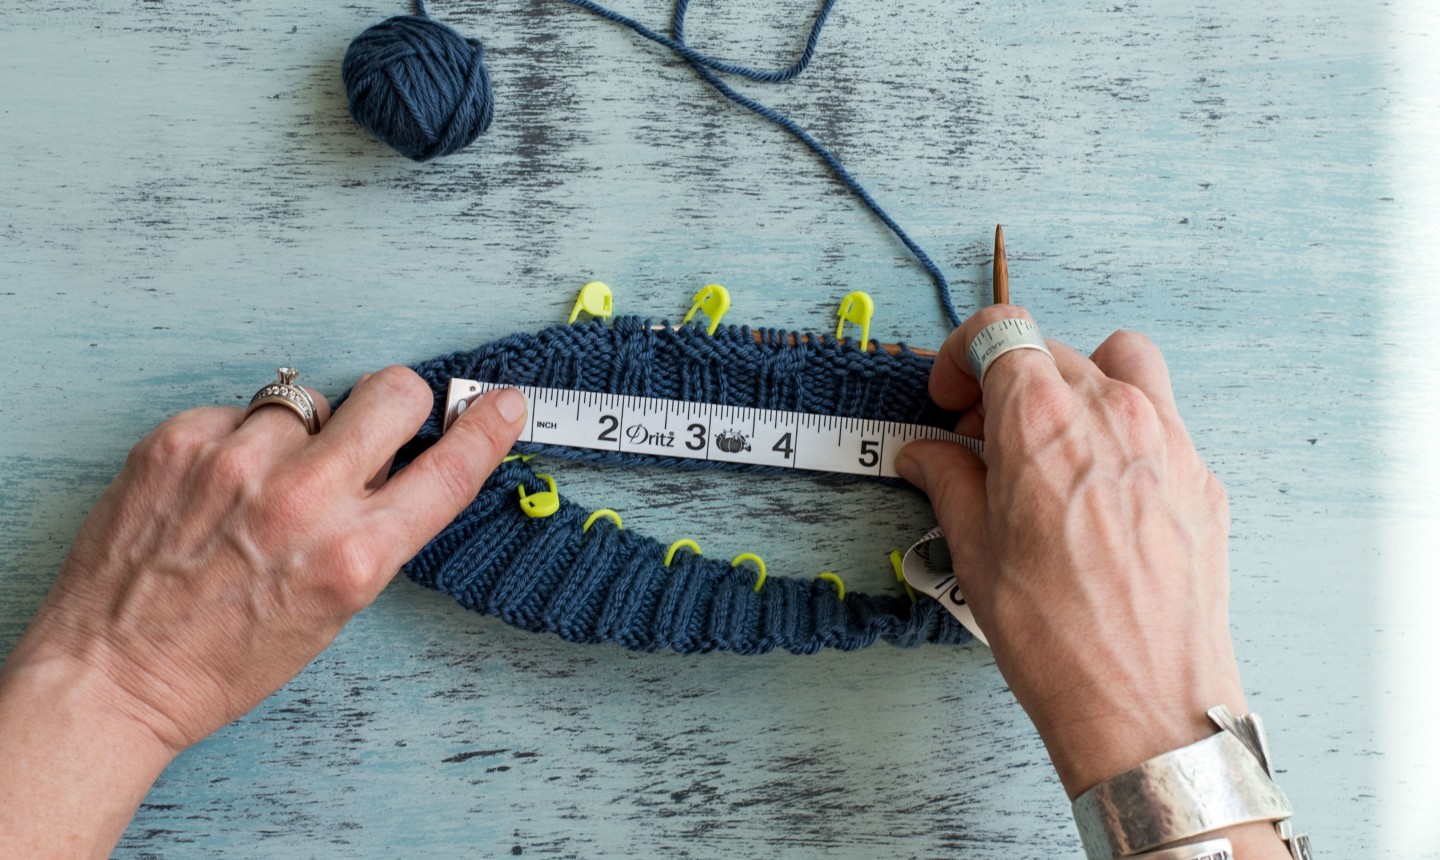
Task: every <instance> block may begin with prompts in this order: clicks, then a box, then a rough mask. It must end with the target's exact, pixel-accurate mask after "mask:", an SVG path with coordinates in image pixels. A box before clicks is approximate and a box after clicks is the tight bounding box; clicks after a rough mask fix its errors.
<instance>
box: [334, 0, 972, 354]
mask: <svg viewBox="0 0 1440 860" xmlns="http://www.w3.org/2000/svg"><path fill="white" fill-rule="evenodd" d="M566 2H568V3H570V4H571V5H573V6H578V7H580V8H581V9H584V10H586V11H588V12H592V13H594V14H596V15H599V16H600V17H602V18H604V19H606V20H607V21H613V22H615V23H617V24H620V25H622V26H624V27H628V28H629V29H631V30H633V31H634V32H635V33H637V34H639V35H640V36H643V37H644V38H646V39H649V40H650V41H652V42H655V43H656V44H658V45H662V46H664V47H665V48H667V49H669V50H670V51H673V52H674V53H675V54H677V55H679V56H680V57H681V58H683V59H684V60H685V62H686V63H687V64H689V66H690V68H691V69H692V70H694V72H695V74H696V75H698V76H699V77H700V79H701V80H703V81H705V82H706V83H707V84H709V85H710V86H712V87H714V88H715V90H716V91H717V92H719V93H720V94H721V95H723V96H724V97H725V98H727V99H729V100H730V101H732V102H734V103H736V104H738V105H740V106H741V107H744V108H745V109H746V110H749V111H752V112H754V113H755V114H757V115H759V116H761V117H763V118H764V119H766V120H767V121H769V122H772V123H774V124H775V125H777V126H779V127H780V128H782V129H784V130H785V132H786V133H788V134H790V135H791V136H792V137H794V138H795V139H796V140H798V141H800V142H801V143H803V144H805V146H806V147H807V148H809V149H810V151H811V152H814V153H815V155H816V156H818V157H819V158H820V160H821V161H823V162H824V163H825V165H826V166H827V167H829V168H830V172H831V173H832V174H834V176H835V178H836V179H838V180H840V182H841V183H842V184H843V185H844V186H845V187H846V188H847V189H849V190H850V192H851V193H852V194H854V195H855V196H856V197H858V198H859V199H860V202H862V203H864V204H865V207H866V208H867V209H869V210H870V211H871V212H872V213H873V214H874V215H875V217H877V218H879V219H880V221H881V222H882V223H883V224H884V225H885V227H886V228H887V229H889V230H890V232H891V233H893V234H894V235H895V237H896V238H897V239H899V240H900V242H901V244H903V245H904V246H905V247H906V248H907V249H908V250H909V251H910V253H911V254H913V255H914V256H915V259H917V260H918V261H919V262H920V264H921V265H922V266H923V267H924V268H925V271H926V272H927V273H929V275H930V279H931V280H932V281H934V283H935V288H936V291H937V294H938V296H939V298H940V307H941V309H942V310H943V311H944V312H945V316H946V318H947V319H948V320H949V321H950V326H951V327H952V328H954V327H956V326H959V325H960V315H959V314H958V313H957V312H956V310H955V304H954V302H953V301H952V300H951V298H950V282H949V281H948V280H947V279H946V277H945V274H944V273H943V272H941V271H940V267H939V266H937V265H935V262H934V261H933V260H931V259H930V255H929V254H927V253H925V250H924V249H923V248H921V247H920V245H919V243H917V242H916V241H915V240H914V239H911V238H910V235H909V234H908V233H906V232H905V230H904V229H903V228H902V227H901V226H900V224H899V223H898V222H896V221H895V219H894V218H892V217H890V213H888V212H886V211H885V209H884V207H882V206H881V205H880V203H879V202H878V201H877V200H876V199H875V198H874V197H873V196H871V194H870V192H869V191H867V190H866V189H865V187H864V186H863V185H861V184H860V181H859V180H858V179H856V178H855V177H854V176H853V175H852V174H851V173H850V171H848V170H846V169H845V165H843V164H841V163H840V159H839V158H838V157H836V155H835V154H834V153H833V152H831V151H830V150H829V149H828V148H826V147H825V145H824V144H822V143H821V142H820V141H818V140H816V139H815V138H814V137H813V136H812V135H811V134H809V133H808V132H806V131H805V130H804V129H803V128H801V127H800V125H799V124H798V123H796V122H795V121H794V120H792V119H791V118H790V117H788V116H786V115H785V114H783V113H781V112H779V111H777V110H775V109H774V108H771V107H769V106H767V105H764V104H762V103H760V102H759V101H756V100H755V99H752V98H750V97H749V96H746V95H744V94H742V93H740V92H738V91H737V90H735V89H734V88H733V87H731V86H730V85H728V84H726V83H725V82H724V81H722V80H720V78H719V77H717V74H725V75H735V76H737V77H741V78H745V79H746V80H751V81H756V82H760V83H782V82H784V81H788V80H791V79H793V78H795V77H797V76H799V75H800V74H801V73H802V72H804V71H805V69H806V68H808V67H809V65H810V62H811V60H813V59H814V58H815V50H816V47H817V45H818V44H819V40H820V33H821V31H822V30H824V28H825V22H826V21H827V20H829V17H830V12H831V10H832V9H833V8H834V7H835V3H836V0H823V3H822V4H821V6H820V11H819V12H817V13H816V15H815V21H814V22H813V23H812V24H811V27H810V35H809V37H808V38H807V39H806V40H805V49H804V50H803V51H802V52H801V54H800V57H799V58H798V59H796V61H795V62H794V63H792V64H791V65H790V66H788V67H786V68H784V69H777V70H773V71H766V70H762V69H753V68H750V67H748V66H742V65H738V64H735V63H729V62H726V61H724V60H719V59H716V58H714V57H711V56H710V55H708V54H706V53H704V52H702V51H697V50H696V49H694V48H693V47H691V46H690V45H689V44H688V43H687V42H686V41H685V16H686V13H687V12H688V11H689V8H690V0H676V2H675V7H674V11H673V13H672V15H671V19H670V35H669V36H666V35H664V34H661V33H658V32H656V31H655V30H653V29H651V28H649V27H647V26H645V25H644V24H642V23H640V22H639V21H637V20H635V19H633V18H630V17H628V16H626V15H622V14H620V13H619V12H616V11H614V10H612V9H609V8H607V7H605V6H602V5H600V4H599V3H597V2H595V0H566ZM482 53H483V49H482V47H481V45H480V41H479V40H478V39H466V38H464V37H463V36H461V35H460V34H459V33H456V32H455V31H454V30H452V29H450V28H449V27H447V26H445V25H444V24H441V23H439V22H437V21H434V20H432V19H431V18H430V17H429V16H428V15H427V14H426V11H425V4H424V3H423V0H415V14H414V15H399V16H396V17H393V18H390V19H388V20H386V21H383V22H381V23H380V24H376V25H375V26H373V27H371V28H370V29H368V30H366V31H364V32H363V33H361V34H360V35H359V36H357V37H356V38H355V41H353V42H351V44H350V49H349V50H348V51H346V52H345V60H344V63H343V64H342V66H341V74H342V76H343V77H344V79H345V91H346V93H347V94H348V96H349V99H350V115H351V116H352V117H354V118H355V121H356V122H357V123H359V124H360V125H361V126H363V127H364V128H365V129H366V130H368V131H369V132H370V133H371V134H373V135H375V137H377V138H379V139H380V140H381V141H383V142H384V143H386V144H389V145H390V146H391V147H392V148H394V149H395V150H397V151H399V152H400V153H401V154H402V155H406V156H408V157H410V158H413V159H415V160H416V161H426V160H428V159H431V158H435V157H437V156H441V155H449V154H450V153H453V152H456V151H458V150H460V149H462V148H464V147H465V146H467V145H469V144H470V142H471V141H473V140H475V138H477V137H479V136H480V135H481V134H483V133H484V132H485V130H486V129H487V128H489V127H490V121H491V119H492V118H493V116H494V94H493V93H492V92H491V88H490V77H489V75H488V74H487V72H486V70H485V65H484V63H483V62H481V55H482Z"/></svg>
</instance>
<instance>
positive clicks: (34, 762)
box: [0, 640, 178, 857]
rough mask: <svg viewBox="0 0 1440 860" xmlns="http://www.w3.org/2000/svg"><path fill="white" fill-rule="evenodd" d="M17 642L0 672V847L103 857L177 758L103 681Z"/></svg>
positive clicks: (96, 673) (72, 662)
mask: <svg viewBox="0 0 1440 860" xmlns="http://www.w3.org/2000/svg"><path fill="white" fill-rule="evenodd" d="M27 644H28V643H25V642H24V641H23V640H22V643H21V645H20V646H19V647H17V648H16V651H15V653H14V654H12V655H11V658H10V660H9V661H7V662H6V664H5V665H4V666H3V667H0V842H3V843H4V844H6V845H7V846H8V847H9V848H14V849H15V850H16V851H17V856H26V857H91V856H108V853H109V850H110V848H111V847H112V846H113V845H114V844H115V842H116V840H118V839H119V837H120V834H121V833H123V832H124V829H125V826H126V824H127V823H128V822H129V820H130V818H131V816H132V815H133V814H134V812H135V809H136V808H137V807H138V806H139V804H140V801H141V800H143V799H144V797H145V794H146V792H147V791H148V790H149V788H150V785H151V784H152V783H153V782H154V781H155V778H156V777H158V776H159V775H160V773H161V771H163V770H164V769H165V767H166V766H167V765H168V764H169V763H170V761H171V760H172V759H173V758H174V756H175V754H176V752H178V751H177V750H174V749H172V748H171V747H170V746H169V745H168V744H166V743H164V742H163V741H162V740H161V739H160V738H159V737H158V736H157V735H156V734H155V732H154V731H153V730H152V729H151V728H150V726H149V725H147V724H146V723H145V721H144V720H143V719H140V718H139V716H138V715H137V714H136V713H135V712H134V708H133V707H132V706H131V705H129V704H127V702H126V698H125V695H124V694H123V692H122V691H120V690H119V689H118V688H117V687H116V686H115V684H114V683H113V682H112V680H111V679H110V678H108V677H107V676H106V674H105V673H104V671H102V670H100V669H98V668H96V667H95V666H93V665H90V664H87V663H86V662H85V661H83V660H79V659H76V658H74V657H72V656H69V655H65V654H60V653H52V652H46V651H45V649H43V648H33V647H27Z"/></svg>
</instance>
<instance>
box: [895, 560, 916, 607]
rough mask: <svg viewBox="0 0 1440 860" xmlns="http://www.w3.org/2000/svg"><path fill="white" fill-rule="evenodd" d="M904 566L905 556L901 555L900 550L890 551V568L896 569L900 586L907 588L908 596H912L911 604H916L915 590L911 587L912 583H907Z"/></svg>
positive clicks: (896, 576)
mask: <svg viewBox="0 0 1440 860" xmlns="http://www.w3.org/2000/svg"><path fill="white" fill-rule="evenodd" d="M904 564H905V556H903V555H901V554H900V550H898V549H892V550H890V566H891V567H893V568H895V578H896V579H898V580H900V584H901V585H903V586H905V593H906V594H908V595H910V602H911V603H914V602H915V589H913V588H911V587H910V583H908V582H906V581H905V570H904Z"/></svg>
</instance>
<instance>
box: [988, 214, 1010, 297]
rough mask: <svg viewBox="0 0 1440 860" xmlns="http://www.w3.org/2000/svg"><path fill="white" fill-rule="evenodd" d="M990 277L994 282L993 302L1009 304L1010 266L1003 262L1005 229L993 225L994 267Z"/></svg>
mask: <svg viewBox="0 0 1440 860" xmlns="http://www.w3.org/2000/svg"><path fill="white" fill-rule="evenodd" d="M991 278H992V279H993V280H994V282H995V304H997V305H1008V304H1010V267H1009V265H1007V264H1006V262H1005V231H1004V230H1003V229H1001V227H1000V225H999V224H996V225H995V269H994V271H993V274H992V275H991Z"/></svg>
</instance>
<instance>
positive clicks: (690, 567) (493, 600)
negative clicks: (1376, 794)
mask: <svg viewBox="0 0 1440 860" xmlns="http://www.w3.org/2000/svg"><path fill="white" fill-rule="evenodd" d="M760 333H761V336H762V338H761V342H760V343H756V341H755V339H754V337H753V332H752V330H751V329H749V328H748V327H744V326H724V327H721V328H720V329H718V330H717V331H716V332H715V334H714V335H706V334H705V333H704V331H703V329H700V328H699V327H686V328H682V329H678V330H677V329H672V328H670V327H669V326H664V327H661V328H658V329H657V328H652V327H651V325H650V324H649V322H648V321H645V320H641V319H639V318H636V317H620V318H617V319H615V321H614V322H613V324H612V325H610V326H606V325H604V324H603V323H601V322H599V321H592V322H589V323H584V324H580V325H574V326H558V327H555V328H551V329H547V330H545V331H542V332H540V333H538V334H535V335H526V334H516V335H511V336H509V337H506V338H503V339H501V340H498V341H495V342H493V343H490V344H487V345H485V346H481V347H479V348H478V349H475V350H473V351H470V352H458V353H454V354H451V355H446V356H441V357H439V358H436V359H433V360H431V361H427V362H425V363H423V364H420V365H418V366H416V367H415V370H416V371H417V372H418V373H419V374H420V375H421V376H422V377H424V378H425V380H426V381H427V382H428V383H429V384H430V386H431V389H432V390H433V391H434V392H435V395H436V400H437V403H436V408H435V410H434V412H432V414H431V416H430V418H429V419H428V420H427V421H426V422H425V425H424V426H423V427H422V428H421V430H420V433H419V434H418V435H417V436H416V438H415V439H414V440H413V441H412V442H411V443H410V444H408V445H407V446H406V447H405V448H404V449H402V450H401V452H400V453H399V455H398V456H397V458H396V468H400V467H402V466H403V465H404V464H406V463H408V462H410V461H411V460H413V459H414V458H415V457H416V456H417V455H418V454H419V453H420V452H421V451H423V450H425V449H426V448H428V447H429V446H430V445H432V444H434V442H435V441H436V440H437V439H439V437H440V427H441V422H442V420H443V414H442V413H443V409H444V402H445V394H446V388H447V386H448V383H449V380H450V379H451V378H452V377H459V378H464V379H474V380H478V381H482V382H500V383H505V384H510V385H531V386H540V387H551V388H565V389H571V390H576V391H594V392H604V393H610V394H625V395H638V396H643V397H658V398H665V399H670V400H680V401H687V402H693V403H716V404H721V405H733V406H742V407H759V408H766V409H782V410H788V411H794V412H808V413H814V414H822V415H836V416H843V417H854V418H867V419H878V420H885V421H902V422H909V423H931V424H935V425H936V426H947V427H948V426H953V416H947V415H946V414H945V413H943V412H941V411H939V410H938V409H936V407H935V406H934V405H933V404H932V403H931V402H930V399H929V397H928V396H927V394H926V385H927V383H928V379H929V376H930V361H929V359H926V358H923V357H921V356H917V355H916V354H915V353H913V352H911V351H910V350H909V349H908V348H903V347H902V350H901V352H900V354H899V355H895V356H891V355H888V354H886V353H884V352H871V353H862V352H861V351H860V350H858V349H856V348H855V347H854V346H852V345H847V344H840V343H838V342H836V341H835V340H833V339H829V338H825V339H819V340H816V341H812V342H810V343H794V344H791V343H789V342H788V341H789V335H788V334H787V333H786V332H781V331H776V330H773V329H761V330H760ZM342 399H343V398H342ZM517 447H518V448H519V449H521V450H531V451H538V452H543V453H545V454H547V455H554V456H558V457H564V458H569V459H584V460H592V461H599V462H607V463H623V464H627V465H637V464H654V465H664V466H671V467H679V468H687V467H688V468H729V469H741V470H758V469H766V468H767V467H756V466H746V465H741V464H731V463H720V462H710V461H702V460H685V459H672V458H666V457H653V456H649V455H638V454H628V453H618V452H605V451H589V450H582V449H573V448H562V447H555V446H546V445H534V444H522V445H520V446H517ZM777 471H780V470H777ZM783 471H788V470H783ZM521 484H523V485H524V486H525V488H526V490H527V492H529V491H540V490H544V489H546V487H545V485H544V483H543V482H542V481H540V480H538V479H536V477H535V475H534V473H533V472H531V470H530V468H529V467H528V466H526V465H525V464H524V463H523V462H521V461H518V460H515V461H511V462H509V463H505V464H502V465H501V466H500V467H499V468H498V469H496V471H495V473H494V474H492V475H491V476H490V478H489V480H487V481H486V482H485V485H484V487H483V488H482V489H481V490H480V493H479V494H478V495H477V496H476V498H475V500H474V501H473V502H472V503H471V504H470V505H469V506H468V507H467V508H466V509H465V510H464V511H463V512H462V513H461V514H460V515H459V516H458V517H456V519H455V520H454V521H453V522H452V523H451V524H450V525H449V526H447V527H446V528H445V530H444V531H442V532H441V533H440V534H439V535H438V536H437V537H436V538H435V539H434V540H433V541H431V542H430V544H429V545H427V546H426V547H425V548H424V549H423V550H421V552H420V553H419V554H418V555H416V556H415V558H414V559H412V560H411V561H410V563H409V564H408V565H407V566H406V570H407V573H408V574H409V576H410V577H411V578H412V579H414V580H415V581H416V582H418V583H420V584H421V585H425V586H428V587H430V588H434V589H437V590H439V591H442V592H444V593H446V594H448V595H450V596H451V597H453V598H455V600H456V601H458V602H459V603H460V604H461V605H462V606H465V607H467V608H469V609H472V610H475V611H477V612H483V613H487V614H491V615H495V616H497V617H499V618H501V619H502V620H504V621H505V622H507V623H509V624H512V625H514V626H516V627H520V628H522V629H525V630H531V631H536V632H539V631H547V632H552V633H557V634H559V635H560V636H563V637H564V638H566V639H568V640H570V641H572V642H617V643H619V644H620V645H623V646H625V647H626V648H631V649H635V650H641V651H653V650H659V649H673V650H675V651H679V652H681V653H701V652H707V651H714V650H721V651H732V652H735V653H739V654H762V653H765V652H767V651H770V650H772V649H774V648H784V649H786V650H788V651H791V652H793V653H796V654H813V653H815V652H816V651H818V650H820V649H821V648H825V647H830V648H839V649H841V650H844V651H850V650H854V649H856V648H863V647H865V646H867V645H871V644H873V643H874V642H875V641H876V640H877V639H884V640H885V641H887V642H890V643H892V644H894V645H901V646H914V645H919V644H921V643H924V642H935V643H942V644H959V643H963V642H966V641H968V640H969V639H970V634H969V633H968V632H967V631H966V630H965V629H964V628H963V627H961V626H960V624H959V623H958V622H956V621H955V619H954V618H952V617H951V616H950V614H949V613H948V612H946V611H945V610H944V609H942V608H941V606H940V604H939V603H938V602H936V601H933V600H922V601H919V602H916V603H913V604H912V603H911V602H910V601H909V599H908V598H907V597H904V596H899V595H896V596H890V595H867V594H862V593H857V592H850V593H849V594H847V595H846V597H845V599H844V600H840V599H839V598H838V596H837V594H836V591H835V589H834V587H833V586H832V585H830V584H828V583H826V582H824V581H821V580H814V579H796V578H790V577H784V576H774V575H772V576H771V577H770V578H768V579H767V580H766V581H765V584H764V586H763V587H762V588H761V590H760V591H759V592H756V591H754V590H753V586H754V584H755V579H754V577H755V574H754V573H753V572H752V571H749V570H746V569H743V568H733V567H731V566H730V565H728V564H726V563H724V562H723V561H718V560H715V559H710V558H706V557H703V556H699V555H694V554H691V553H681V554H679V555H677V556H676V558H675V560H674V563H673V565H672V566H671V567H668V568H667V567H665V564H664V555H665V548H664V547H663V546H662V545H661V544H659V543H658V542H656V541H655V540H653V539H651V538H648V537H645V536H644V535H641V534H637V533H635V532H634V531H633V530H624V531H622V530H620V529H618V528H616V526H615V524H614V523H613V522H611V521H610V520H608V519H603V518H602V519H600V520H597V521H596V522H595V523H594V525H592V526H591V528H590V529H589V531H582V525H583V523H584V520H585V518H586V516H587V515H588V511H587V510H585V509H583V508H581V507H580V506H578V505H576V504H574V503H572V502H570V501H568V500H564V499H562V500H561V505H560V510H559V512H557V513H555V514H553V515H551V516H549V517H545V518H532V517H529V516H526V515H525V514H524V513H523V512H522V511H521V509H520V506H519V505H518V504H517V501H518V494H517V492H516V487H517V486H519V485H521Z"/></svg>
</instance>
